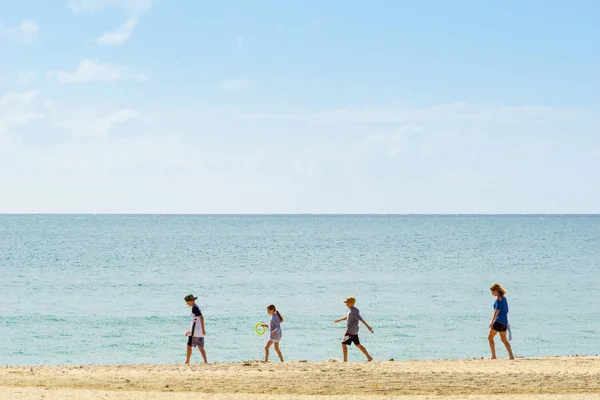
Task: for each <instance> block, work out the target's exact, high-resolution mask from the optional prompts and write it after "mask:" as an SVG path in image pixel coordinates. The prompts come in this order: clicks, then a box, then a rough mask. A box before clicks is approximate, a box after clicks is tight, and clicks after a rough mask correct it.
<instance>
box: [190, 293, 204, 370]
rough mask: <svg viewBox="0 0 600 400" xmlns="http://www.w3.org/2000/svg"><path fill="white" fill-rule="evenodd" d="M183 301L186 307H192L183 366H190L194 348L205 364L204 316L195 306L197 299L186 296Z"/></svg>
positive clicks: (191, 295) (192, 296)
mask: <svg viewBox="0 0 600 400" xmlns="http://www.w3.org/2000/svg"><path fill="white" fill-rule="evenodd" d="M184 299H185V302H186V303H187V305H188V306H190V307H192V315H191V320H190V328H189V329H188V330H187V332H186V333H185V336H187V337H188V343H187V357H186V359H185V364H186V365H189V364H190V358H191V357H192V350H193V348H194V347H198V350H200V354H202V358H203V359H204V363H205V364H206V363H207V361H206V351H204V335H206V331H205V330H204V316H203V315H202V312H201V311H200V307H198V305H197V304H196V299H198V298H197V297H194V295H193V294H188V295H187V296H185V297H184Z"/></svg>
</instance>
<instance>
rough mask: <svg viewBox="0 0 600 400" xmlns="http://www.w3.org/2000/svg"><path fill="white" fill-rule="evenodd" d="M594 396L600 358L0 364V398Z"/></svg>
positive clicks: (599, 390) (599, 387)
mask: <svg viewBox="0 0 600 400" xmlns="http://www.w3.org/2000/svg"><path fill="white" fill-rule="evenodd" d="M490 395H502V396H503V399H523V400H524V399H540V400H541V399H552V400H556V399H586V400H587V399H600V357H552V358H535V359H517V360H515V361H509V360H496V361H492V360H452V361H378V362H373V363H360V362H355V363H348V364H344V363H339V362H323V363H313V362H311V363H307V362H286V363H283V364H281V363H269V364H264V363H261V362H257V361H248V362H240V363H215V364H209V365H200V364H196V365H192V366H190V367H186V366H184V365H89V366H31V367H21V366H20V367H1V368H0V398H2V399H42V398H43V399H96V398H104V399H126V398H128V399H173V400H176V399H177V400H180V399H181V400H184V399H192V398H193V399H218V400H241V399H265V398H277V399H281V400H293V399H303V400H315V399H323V398H339V399H352V400H367V399H407V400H408V399H420V400H425V399H470V400H475V399H484V398H489V396H490Z"/></svg>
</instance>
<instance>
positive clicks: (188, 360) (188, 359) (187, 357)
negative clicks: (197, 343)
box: [185, 346, 192, 365]
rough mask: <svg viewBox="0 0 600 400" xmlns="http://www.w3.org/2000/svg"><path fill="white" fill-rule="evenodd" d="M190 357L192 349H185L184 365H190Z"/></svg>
mask: <svg viewBox="0 0 600 400" xmlns="http://www.w3.org/2000/svg"><path fill="white" fill-rule="evenodd" d="M190 357H192V348H191V346H188V347H187V355H186V357H185V365H190Z"/></svg>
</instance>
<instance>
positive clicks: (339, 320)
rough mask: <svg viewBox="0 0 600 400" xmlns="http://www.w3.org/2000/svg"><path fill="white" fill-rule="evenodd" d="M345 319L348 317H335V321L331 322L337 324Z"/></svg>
mask: <svg viewBox="0 0 600 400" xmlns="http://www.w3.org/2000/svg"><path fill="white" fill-rule="evenodd" d="M347 319H348V317H344V318H340V319H336V320H335V321H333V323H334V324H337V323H338V322H342V321H345V320H347Z"/></svg>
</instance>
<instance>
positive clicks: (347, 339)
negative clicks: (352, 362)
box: [342, 333, 360, 346]
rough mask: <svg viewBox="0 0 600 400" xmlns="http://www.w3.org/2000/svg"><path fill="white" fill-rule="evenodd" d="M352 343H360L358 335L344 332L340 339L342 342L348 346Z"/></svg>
mask: <svg viewBox="0 0 600 400" xmlns="http://www.w3.org/2000/svg"><path fill="white" fill-rule="evenodd" d="M352 343H354V344H355V345H359V344H360V340H359V339H358V335H351V334H349V333H346V336H344V339H343V340H342V344H346V345H348V346H351V345H352Z"/></svg>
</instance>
